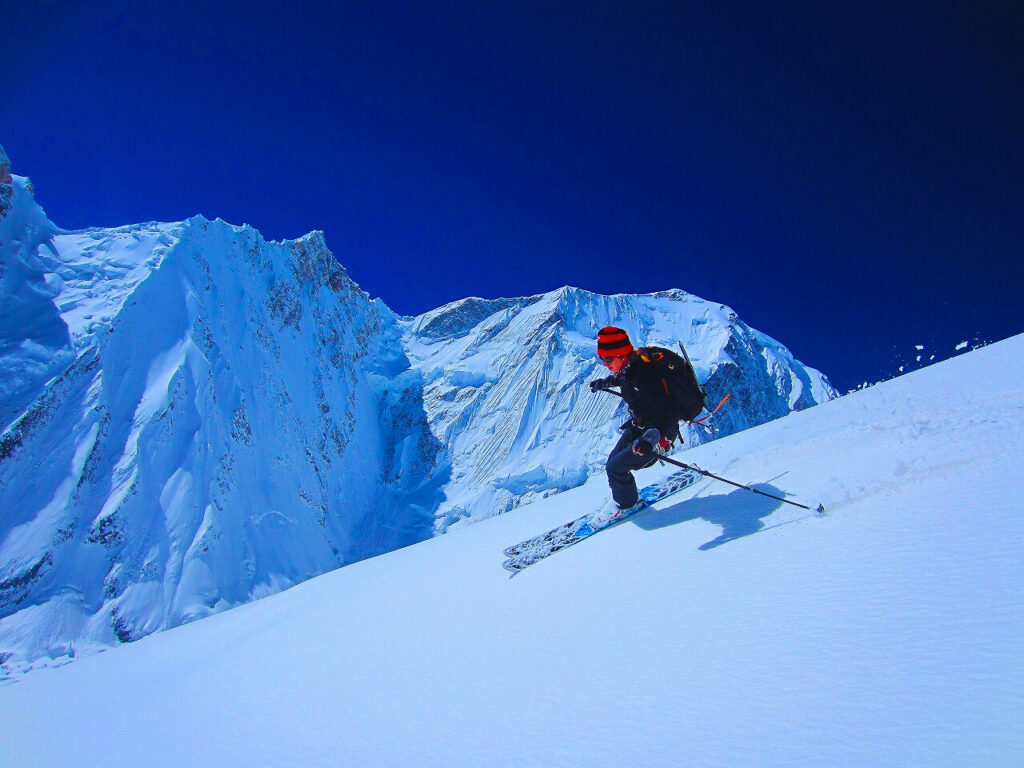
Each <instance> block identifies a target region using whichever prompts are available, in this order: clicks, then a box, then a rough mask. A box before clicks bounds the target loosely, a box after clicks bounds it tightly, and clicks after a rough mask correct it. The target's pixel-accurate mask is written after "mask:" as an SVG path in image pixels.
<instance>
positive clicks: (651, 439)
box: [633, 427, 661, 456]
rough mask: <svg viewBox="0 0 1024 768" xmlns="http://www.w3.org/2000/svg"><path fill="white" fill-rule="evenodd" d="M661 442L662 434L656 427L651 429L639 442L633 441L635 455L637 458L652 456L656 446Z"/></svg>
mask: <svg viewBox="0 0 1024 768" xmlns="http://www.w3.org/2000/svg"><path fill="white" fill-rule="evenodd" d="M660 442H661V432H659V431H658V430H657V429H656V428H655V427H651V428H650V429H648V430H647V431H646V432H644V433H643V434H642V435H641V436H640V439H639V440H634V441H633V453H635V454H636V455H637V456H650V455H651V453H652V452H653V451H654V446H655V445H656V444H659V443H660Z"/></svg>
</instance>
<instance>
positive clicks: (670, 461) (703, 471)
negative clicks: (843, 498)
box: [658, 456, 825, 515]
mask: <svg viewBox="0 0 1024 768" xmlns="http://www.w3.org/2000/svg"><path fill="white" fill-rule="evenodd" d="M658 458H659V459H660V460H661V461H664V462H666V463H668V464H674V465H675V466H677V467H682V468H683V469H692V470H693V471H694V472H699V473H700V474H702V475H704V477H711V478H714V479H715V480H718V481H719V482H722V483H728V484H729V485H732V486H735V487H736V488H742V489H743V490H745V491H750V492H751V493H758V494H760V495H761V496H767V497H768V498H769V499H775V500H776V501H783V502H785V503H786V504H792V505H793V506H794V507H800V508H801V509H806V510H808V511H809V510H810V509H811V508H810V507H808V506H806V505H804V504H797V503H796V502H795V501H790V500H789V499H784V498H782V497H781V496H773V495H772V494H770V493H765V492H764V491H759V490H757V488H751V487H750V486H749V485H741V484H740V483H734V482H733V481H732V480H726V479H725V478H724V477H719V476H718V475H713V474H711V473H710V472H708V471H707V470H706V469H701V468H700V467H698V466H696V465H693V464H684V463H683V462H681V461H676V460H675V459H670V458H668V456H659V457H658ZM814 511H815V512H817V513H818V514H819V515H823V514H825V505H824V504H819V505H818V507H817V509H815V510H814Z"/></svg>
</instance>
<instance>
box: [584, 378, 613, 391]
mask: <svg viewBox="0 0 1024 768" xmlns="http://www.w3.org/2000/svg"><path fill="white" fill-rule="evenodd" d="M618 383H619V382H618V380H617V379H616V378H615V377H614V376H606V377H605V378H603V379H594V380H593V381H592V382H590V391H591V392H600V391H601V390H603V389H608V387H613V386H615V385H616V384H618Z"/></svg>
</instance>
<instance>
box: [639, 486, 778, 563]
mask: <svg viewBox="0 0 1024 768" xmlns="http://www.w3.org/2000/svg"><path fill="white" fill-rule="evenodd" d="M751 487H752V488H757V490H759V491H764V492H765V493H771V494H774V495H775V496H784V495H785V493H784V492H783V491H781V490H779V489H778V488H776V487H775V486H774V485H768V484H766V483H757V484H756V485H752V486H751ZM780 507H782V502H781V501H777V500H775V499H769V498H767V497H766V496H759V495H757V494H753V493H750V491H743V490H735V491H733V492H732V493H726V494H720V495H717V496H702V497H700V498H696V499H689V500H687V501H682V502H679V503H678V504H673V505H672V506H671V507H666V508H664V509H652V510H650V511H648V512H647V513H645V514H643V515H637V516H636V517H635V518H633V523H634V524H635V525H637V526H639V527H640V528H643V529H644V530H645V531H654V530H657V529H658V528H665V527H667V526H670V525H676V524H677V523H685V522H687V521H689V520H697V519H702V520H707V521H708V522H709V523H713V524H715V525H720V526H722V533H721V534H720V535H719V536H718V538H715V539H712V540H711V541H709V542H706V543H704V544H701V545H700V547H699V549H702V550H709V549H714V548H715V547H720V546H722V545H723V544H728V543H729V542H730V541H735V540H736V539H741V538H743V537H744V536H750V535H751V534H753V533H757V532H758V531H761V530H764V529H765V524H764V518H766V517H768V516H769V515H771V514H772V513H773V512H775V510H777V509H779V508H780ZM771 527H774V526H771Z"/></svg>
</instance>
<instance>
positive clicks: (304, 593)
mask: <svg viewBox="0 0 1024 768" xmlns="http://www.w3.org/2000/svg"><path fill="white" fill-rule="evenodd" d="M1022 360H1024V336H1018V337H1015V338H1013V339H1010V340H1007V341H1005V342H1001V343H998V344H994V345H991V346H989V347H986V348H984V349H981V350H977V351H974V352H971V353H968V354H966V355H964V356H962V357H958V358H955V359H953V360H950V361H947V362H945V363H942V364H940V365H936V366H933V367H930V368H926V369H923V370H921V371H917V372H915V373H913V374H909V375H907V376H904V377H902V378H899V379H896V380H893V381H891V382H887V383H885V384H882V385H879V386H876V387H873V388H871V389H868V390H864V391H861V392H858V393H856V394H852V395H849V396H846V397H843V398H840V399H838V400H834V401H832V402H829V403H826V404H824V405H822V406H820V407H817V408H813V409H809V410H807V411H803V412H800V413H795V414H792V415H790V416H788V417H786V418H783V419H779V420H776V421H773V422H771V423H768V424H765V425H762V426H759V427H756V428H754V429H750V430H747V431H745V432H742V433H739V434H736V435H733V436H731V437H727V438H724V439H722V440H719V441H716V442H713V443H709V444H706V445H702V446H699V447H697V448H695V449H693V450H690V451H688V452H686V453H685V454H682V457H683V458H685V459H687V460H690V461H694V462H696V463H698V464H700V465H702V466H704V467H706V468H708V469H710V470H711V471H715V472H718V473H720V474H722V475H724V476H726V477H729V478H732V479H735V480H738V481H741V482H747V483H754V484H757V485H758V487H761V488H762V489H766V490H767V489H774V490H775V491H776V492H787V493H790V494H792V495H793V496H792V498H795V499H797V500H802V501H805V502H818V501H821V502H824V503H825V504H826V506H827V507H828V509H829V512H828V514H827V516H824V517H817V516H815V515H813V514H812V513H807V512H804V511H803V510H800V509H797V508H795V507H790V506H788V505H783V504H780V503H778V502H774V501H771V500H769V499H765V498H763V497H757V496H753V495H751V494H748V493H746V492H744V491H740V490H735V489H732V488H730V487H728V486H724V485H721V484H716V483H714V482H713V481H704V482H702V483H700V484H698V485H697V486H694V487H693V488H691V489H689V490H687V491H685V492H683V493H682V494H681V495H680V496H679V497H678V498H673V499H670V500H666V501H665V502H663V503H661V504H660V505H659V506H658V508H656V509H653V510H651V511H649V512H647V513H645V514H642V515H639V516H637V517H636V518H634V520H632V521H630V522H627V523H625V524H623V525H621V526H619V527H616V528H613V529H611V530H608V531H605V532H603V533H601V534H599V535H598V536H595V537H594V538H592V539H590V540H588V541H586V542H583V543H582V544H580V545H578V546H576V547H573V548H571V549H568V550H565V551H563V552H560V553H557V554H555V555H554V556H552V557H551V558H549V559H548V560H545V561H544V562H542V563H538V564H537V565H535V566H533V567H531V568H530V569H528V570H527V571H525V572H523V573H522V574H519V575H517V576H515V577H514V578H511V579H510V578H509V577H508V574H507V573H506V572H505V571H503V570H502V569H501V567H500V563H501V559H502V557H501V550H502V548H503V547H504V546H505V545H507V544H509V543H514V542H516V541H518V540H520V539H522V538H525V537H527V536H529V535H532V534H534V533H537V532H539V531H542V530H545V529H546V528H549V527H551V526H553V525H555V524H558V523H560V522H563V521H564V520H566V519H568V518H569V517H571V516H574V515H575V514H576V513H577V512H579V511H581V510H583V509H586V508H589V507H591V506H592V505H595V504H597V503H599V502H600V501H601V500H602V499H603V498H604V497H605V495H606V489H605V488H604V487H603V483H602V481H601V479H595V480H593V481H592V482H589V483H588V484H587V485H585V486H584V487H582V488H580V489H577V490H574V491H568V492H566V493H563V494H560V495H558V496H556V497H552V498H548V499H544V500H541V501H538V502H537V503H535V504H533V505H530V506H528V507H521V508H519V509H517V510H516V511H514V512H512V513H510V514H507V515H503V516H501V517H497V518H493V519H490V520H486V521H484V522H482V523H480V524H478V525H475V526H471V527H468V528H464V529H459V530H457V531H454V532H452V533H451V534H450V535H448V536H444V537H438V538H433V539H430V540H428V541H425V542H423V543H420V544H417V545H415V546H412V547H408V548H406V549H403V550H400V551H396V552H391V553H388V554H386V555H382V556H380V557H376V558H373V559H370V560H366V561H363V562H360V563H357V564H355V565H351V566H348V567H346V568H343V569H340V570H338V571H335V572H333V573H330V574H326V575H324V576H321V577H319V578H316V579H313V580H310V581H307V582H305V583H304V584H301V585H299V586H296V587H294V588H293V589H291V590H289V591H287V592H283V593H280V594H277V595H274V596H271V597H268V598H266V599H264V600H261V601H258V602H255V603H251V604H248V605H245V606H242V607H240V608H237V609H235V610H232V611H228V612H225V613H221V614H218V615H216V616H213V617H210V618H208V619H204V620H203V621H199V622H196V623H193V624H189V625H187V626H183V627H179V628H177V629H173V630H170V631H168V632H164V633H160V634H156V635H151V636H149V637H146V638H144V639H142V640H140V641H138V642H135V643H132V644H130V645H125V646H122V647H119V648H117V649H115V650H111V651H108V652H106V653H102V654H98V655H93V656H90V657H88V658H83V659H80V660H78V661H76V662H75V663H73V664H70V665H67V666H64V667H61V668H58V669H52V670H41V671H38V672H36V673H34V674H32V675H30V676H29V677H27V678H26V679H24V680H22V681H21V682H18V683H15V684H10V685H7V686H5V687H3V688H0V744H2V745H3V754H4V764H5V765H11V766H36V767H38V768H45V767H46V766H65V765H75V766H83V767H87V766H100V765H109V764H128V765H130V764H145V765H149V766H180V765H209V766H214V765H260V766H294V765H301V766H338V765H359V766H371V765H372V766H408V765H417V766H448V767H451V766H466V767H467V768H468V767H469V766H473V767H474V768H475V767H476V766H481V765H488V766H491V765H493V766H505V765H507V766H513V765H515V766H545V767H548V766H626V765H628V766H681V765H683V766H740V765H751V766H801V767H803V766H816V767H818V766H865V767H867V766H943V767H946V766H949V767H952V766H958V767H961V766H962V767H964V768H966V767H967V766H972V767H974V766H998V767H1004V766H1005V767H1006V768H1010V767H1011V766H1020V765H1022V764H1024V727H1022V723H1024V546H1022V544H1021V537H1020V520H1021V502H1020V494H1019V490H1018V488H1017V481H1016V477H1017V474H1018V473H1019V469H1020V466H1021V464H1022V461H1024V447H1022V443H1021V440H1020V435H1021V432H1022V429H1024V386H1022V385H1021V380H1022V374H1024V364H1022V362H1021V361H1022ZM661 472H662V470H648V471H647V472H646V473H645V475H644V477H645V479H653V478H655V477H657V476H658V475H659V474H661Z"/></svg>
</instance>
